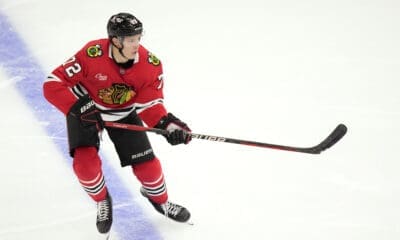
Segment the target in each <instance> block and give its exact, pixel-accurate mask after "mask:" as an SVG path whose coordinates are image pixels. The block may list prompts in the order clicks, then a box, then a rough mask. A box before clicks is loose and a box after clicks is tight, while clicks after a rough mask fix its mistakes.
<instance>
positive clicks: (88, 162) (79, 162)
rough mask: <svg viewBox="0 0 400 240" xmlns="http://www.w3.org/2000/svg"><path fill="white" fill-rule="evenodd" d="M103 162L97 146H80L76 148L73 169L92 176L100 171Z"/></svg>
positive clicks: (80, 173) (79, 173) (77, 172)
mask: <svg viewBox="0 0 400 240" xmlns="http://www.w3.org/2000/svg"><path fill="white" fill-rule="evenodd" d="M100 168H101V162H100V158H99V155H98V154H97V149H96V148H95V147H79V148H76V149H75V155H74V160H73V169H74V171H75V173H76V174H78V175H82V174H83V175H86V176H87V177H92V175H95V174H97V173H98V172H99V170H100Z"/></svg>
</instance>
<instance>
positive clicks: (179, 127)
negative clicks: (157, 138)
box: [155, 113, 192, 145]
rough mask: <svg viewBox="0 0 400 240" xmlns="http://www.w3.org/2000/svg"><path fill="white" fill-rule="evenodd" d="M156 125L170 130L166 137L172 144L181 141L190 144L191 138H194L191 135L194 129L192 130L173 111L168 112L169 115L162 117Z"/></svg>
mask: <svg viewBox="0 0 400 240" xmlns="http://www.w3.org/2000/svg"><path fill="white" fill-rule="evenodd" d="M155 127H156V128H160V129H165V130H167V131H168V132H169V134H168V135H164V137H165V138H166V139H167V141H168V142H169V143H170V144H171V145H177V144H181V143H184V144H188V143H189V142H190V140H192V137H191V135H190V132H191V131H192V130H190V128H189V127H188V126H187V124H186V123H184V122H182V121H181V120H180V119H179V118H177V117H175V116H174V115H173V114H172V113H168V115H167V116H164V117H162V118H161V120H160V121H159V122H158V123H157V125H156V126H155Z"/></svg>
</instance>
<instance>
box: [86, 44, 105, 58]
mask: <svg viewBox="0 0 400 240" xmlns="http://www.w3.org/2000/svg"><path fill="white" fill-rule="evenodd" d="M86 53H87V55H88V56H89V57H92V58H94V57H100V56H101V55H103V51H102V50H101V47H100V45H94V46H90V47H88V48H87V49H86Z"/></svg>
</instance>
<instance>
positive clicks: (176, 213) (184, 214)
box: [140, 188, 190, 223]
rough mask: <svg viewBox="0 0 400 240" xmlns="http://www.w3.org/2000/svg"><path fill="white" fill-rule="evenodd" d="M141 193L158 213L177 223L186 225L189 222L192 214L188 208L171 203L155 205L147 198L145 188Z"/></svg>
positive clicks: (141, 189)
mask: <svg viewBox="0 0 400 240" xmlns="http://www.w3.org/2000/svg"><path fill="white" fill-rule="evenodd" d="M140 193H141V194H142V195H143V196H144V197H146V198H147V199H148V200H149V202H150V203H151V204H152V205H153V207H154V208H155V209H156V210H157V212H159V213H161V214H163V215H165V216H166V217H168V218H170V219H172V220H175V221H177V222H182V223H185V222H188V221H189V219H190V212H189V211H188V210H187V209H186V208H184V207H182V206H180V205H178V204H175V203H172V202H170V201H167V202H166V203H164V204H158V203H155V202H153V201H152V200H151V199H150V198H149V197H148V196H147V193H146V191H145V190H144V189H143V188H140Z"/></svg>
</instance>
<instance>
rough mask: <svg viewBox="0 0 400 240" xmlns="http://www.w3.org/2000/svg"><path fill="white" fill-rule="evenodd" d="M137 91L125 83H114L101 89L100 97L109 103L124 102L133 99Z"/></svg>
mask: <svg viewBox="0 0 400 240" xmlns="http://www.w3.org/2000/svg"><path fill="white" fill-rule="evenodd" d="M135 95H136V93H135V92H134V91H133V90H132V88H131V87H129V86H127V85H125V84H115V83H114V84H113V85H112V86H111V87H108V88H104V89H100V90H99V92H98V96H99V98H100V99H101V100H102V101H103V102H104V103H107V104H124V103H126V102H128V101H129V100H131V99H132V98H133V97H134V96H135Z"/></svg>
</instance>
